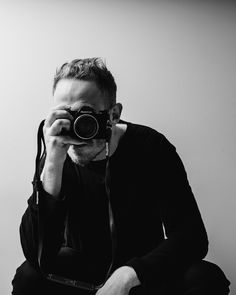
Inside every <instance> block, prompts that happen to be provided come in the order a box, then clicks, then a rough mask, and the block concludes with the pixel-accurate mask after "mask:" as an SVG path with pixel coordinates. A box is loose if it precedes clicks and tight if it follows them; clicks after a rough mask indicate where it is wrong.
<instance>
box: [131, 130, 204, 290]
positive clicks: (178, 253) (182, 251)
mask: <svg viewBox="0 0 236 295" xmlns="http://www.w3.org/2000/svg"><path fill="white" fill-rule="evenodd" d="M153 146H156V147H157V145H155V144H154V145H153ZM159 147H160V149H159V151H160V153H158V154H159V155H160V158H159V160H158V165H159V167H160V171H161V172H160V175H158V178H159V179H160V180H161V186H162V189H161V196H159V194H158V201H157V207H158V208H159V210H160V216H161V219H162V222H163V226H164V228H165V234H166V237H167V238H166V239H165V240H164V241H163V242H162V243H161V244H159V245H158V246H157V248H155V249H153V250H152V251H151V252H150V253H147V254H146V255H145V256H143V257H136V258H133V259H131V260H130V261H128V263H127V265H129V266H131V267H133V268H134V270H135V271H136V273H137V276H138V278H139V280H140V281H141V283H142V284H143V285H146V286H147V288H149V287H152V286H155V287H158V285H161V284H162V283H163V282H168V280H169V279H171V278H176V277H177V276H178V274H181V272H182V273H183V271H184V269H185V268H187V267H188V266H190V265H191V264H192V263H193V262H194V261H197V260H200V259H203V258H204V257H205V255H206V254H207V251H208V239H207V233H206V230H205V226H204V224H203V221H202V218H201V214H200V212H199V209H198V206H197V203H196V200H195V198H194V195H193V192H192V190H191V187H190V185H189V182H188V179H187V174H186V171H185V168H184V165H183V163H182V161H181V159H180V157H179V155H178V154H177V152H176V149H175V147H174V146H173V145H172V144H170V143H169V141H168V140H167V139H166V138H165V137H164V136H163V140H162V142H161V145H159ZM156 151H157V150H156ZM156 154H157V152H156ZM154 162H155V160H154ZM156 163H157V162H156ZM155 177H157V175H156V176H155ZM154 180H155V179H153V181H154ZM156 181H157V179H156ZM153 194H155V191H154V192H153Z"/></svg>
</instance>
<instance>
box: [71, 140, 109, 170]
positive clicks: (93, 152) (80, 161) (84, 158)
mask: <svg viewBox="0 0 236 295" xmlns="http://www.w3.org/2000/svg"><path fill="white" fill-rule="evenodd" d="M104 150H105V144H104V143H99V144H98V145H96V146H93V147H92V146H89V147H83V148H79V147H77V146H70V147H69V149H68V155H69V157H70V158H71V160H72V162H74V163H75V164H76V165H80V166H86V165H87V164H88V163H89V162H91V161H93V160H94V159H95V158H96V157H97V156H99V155H100V154H101V153H102V152H103V151H104Z"/></svg>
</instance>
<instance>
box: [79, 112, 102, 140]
mask: <svg viewBox="0 0 236 295" xmlns="http://www.w3.org/2000/svg"><path fill="white" fill-rule="evenodd" d="M84 119H85V120H86V119H90V122H91V121H93V122H92V123H93V124H94V123H95V125H94V127H93V131H89V133H88V136H85V135H83V134H82V135H81V134H80V132H78V128H77V127H78V126H79V124H80V123H81V120H84ZM91 119H92V120H91ZM98 129H99V125H98V121H97V119H96V118H95V117H94V116H92V115H90V114H82V115H80V116H78V117H77V118H76V119H75V121H74V125H73V130H74V133H75V134H76V136H77V137H79V138H81V139H92V138H94V137H95V136H96V135H97V133H98ZM86 132H88V131H86Z"/></svg>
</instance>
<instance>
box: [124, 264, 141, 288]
mask: <svg viewBox="0 0 236 295" xmlns="http://www.w3.org/2000/svg"><path fill="white" fill-rule="evenodd" d="M120 270H122V274H123V279H124V284H125V285H126V287H127V288H128V289H129V290H130V289H131V288H133V287H136V286H139V285H141V282H140V281H139V279H138V276H137V274H136V272H135V270H134V269H133V268H132V267H130V266H122V267H121V268H120Z"/></svg>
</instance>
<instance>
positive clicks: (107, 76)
mask: <svg viewBox="0 0 236 295" xmlns="http://www.w3.org/2000/svg"><path fill="white" fill-rule="evenodd" d="M62 79H75V80H83V81H92V82H95V84H96V85H97V87H98V89H99V90H100V91H101V94H102V95H103V97H104V99H105V103H106V106H107V108H111V107H112V106H114V105H115V103H116V90H117V87H116V83H115V80H114V77H113V76H112V74H111V72H110V71H109V70H108V69H107V67H106V65H105V63H104V62H103V61H102V59H101V58H97V57H96V58H85V59H74V60H72V61H71V62H67V63H65V64H63V65H62V66H61V67H60V68H59V69H58V70H57V71H56V74H55V76H54V83H53V93H54V92H55V89H56V86H57V84H58V82H59V81H60V80H62Z"/></svg>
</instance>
